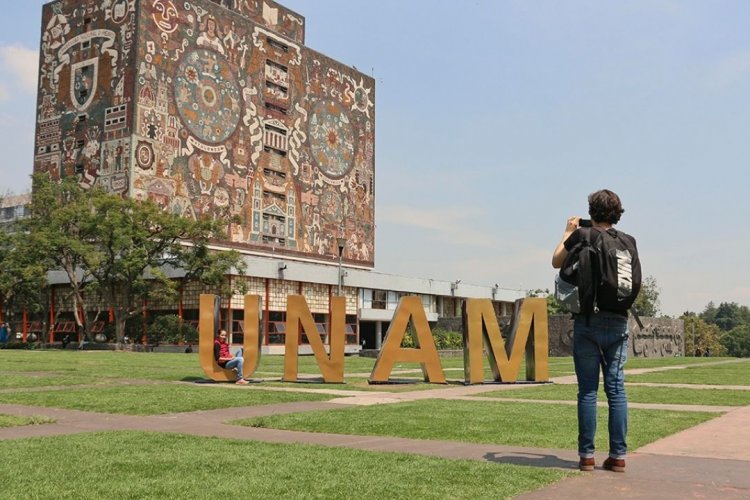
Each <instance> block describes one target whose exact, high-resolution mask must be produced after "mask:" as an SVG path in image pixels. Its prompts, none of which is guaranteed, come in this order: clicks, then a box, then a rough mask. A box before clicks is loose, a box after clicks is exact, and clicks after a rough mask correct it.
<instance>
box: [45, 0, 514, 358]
mask: <svg viewBox="0 0 750 500" xmlns="http://www.w3.org/2000/svg"><path fill="white" fill-rule="evenodd" d="M41 40H42V43H41V54H40V68H39V74H40V79H39V94H38V99H37V127H36V143H35V154H34V171H35V172H47V173H48V174H49V175H50V176H51V177H52V178H62V177H68V176H77V177H78V179H79V182H80V184H81V186H82V187H83V188H88V187H91V186H93V185H100V186H103V187H104V188H105V189H107V190H109V191H111V192H113V193H120V194H122V195H123V196H129V197H132V198H135V199H151V200H153V201H154V202H156V203H157V204H159V205H161V206H162V207H163V208H164V209H165V210H169V211H171V212H174V213H177V214H180V215H182V216H185V217H197V216H206V215H208V216H223V215H225V214H231V215H235V216H238V217H239V219H240V221H241V222H240V223H239V224H232V225H231V227H230V229H229V231H228V234H227V236H226V238H225V239H224V240H223V241H220V242H217V245H218V246H220V247H231V248H236V249H238V250H239V251H241V252H242V253H243V254H244V255H245V256H246V258H247V260H248V263H249V266H248V275H247V276H231V277H229V279H232V280H243V281H245V282H246V284H247V287H248V289H249V290H250V292H251V293H259V294H261V295H262V296H263V297H264V298H265V301H264V304H265V308H266V311H265V312H266V314H265V318H266V321H267V322H268V323H267V325H266V327H267V330H266V333H267V335H266V342H267V343H269V345H271V344H273V343H275V342H277V341H278V342H279V343H281V344H283V335H284V332H283V331H281V330H280V329H282V328H283V321H284V310H285V308H286V296H287V295H288V294H302V295H304V296H305V297H306V298H307V300H308V303H309V304H310V307H311V310H312V311H313V313H314V314H315V316H316V321H318V322H319V323H320V325H321V326H320V328H321V331H325V329H326V328H327V321H328V315H329V298H330V297H331V296H332V295H334V294H336V293H337V288H338V286H339V280H342V281H343V289H342V294H343V295H345V296H346V297H347V322H348V324H349V332H350V334H349V336H348V343H349V348H350V350H357V349H359V348H360V346H361V345H362V343H363V341H364V342H365V343H366V344H367V346H368V347H370V346H373V345H380V339H381V330H382V323H383V322H384V321H385V322H387V321H388V320H389V316H388V314H387V313H382V312H380V311H389V310H391V309H392V308H393V307H395V303H396V301H397V299H398V297H399V296H400V295H403V294H412V293H417V294H420V295H422V296H423V302H424V304H425V309H426V310H427V311H428V313H429V314H430V315H431V317H432V318H433V319H437V317H438V316H440V315H455V314H456V311H457V310H458V308H459V307H460V300H459V298H460V297H466V296H486V297H488V298H489V297H491V298H493V299H494V300H495V301H497V303H498V312H499V313H500V312H502V311H501V310H500V309H501V308H502V307H506V308H507V307H508V304H509V303H510V302H511V301H513V300H514V299H515V298H517V297H518V296H519V295H520V292H518V291H507V290H499V289H497V288H495V289H494V290H493V289H491V288H489V287H466V286H462V287H461V288H456V286H451V284H450V283H448V282H443V283H440V282H435V281H432V280H415V279H409V278H404V277H398V276H387V275H382V274H377V273H375V272H372V271H371V270H372V268H373V267H374V264H375V222H374V221H375V218H374V207H375V185H374V183H375V81H374V79H373V78H371V77H370V76H368V75H365V74H363V73H361V72H359V71H357V70H356V69H354V68H352V67H349V66H346V65H343V64H341V63H339V62H336V61H334V60H332V59H330V58H329V57H327V56H324V55H322V54H320V53H318V52H315V51H314V50H311V49H309V48H307V47H306V46H305V45H304V41H305V19H304V17H302V16H301V15H299V14H297V13H295V12H293V11H291V10H289V9H287V8H285V7H283V6H282V5H279V4H278V3H276V2H274V1H271V0H229V1H227V0H224V1H209V0H187V1H180V2H177V1H173V0H148V1H146V0H111V1H110V2H99V1H94V0H58V1H55V2H51V3H48V4H46V5H45V6H44V8H43V13H42V32H41ZM339 241H341V242H343V247H342V248H343V251H342V260H343V265H344V267H345V269H346V270H345V272H341V275H340V274H339V270H338V266H337V264H338V262H339V251H340V250H339ZM282 267H283V268H282ZM61 286H64V285H62V284H61ZM197 300H198V289H197V288H195V289H193V290H190V291H189V292H188V293H186V294H185V295H184V296H183V298H182V299H181V302H180V304H164V305H162V306H159V305H156V304H152V305H151V306H150V308H151V310H152V311H153V313H160V312H166V311H178V312H179V314H181V315H183V316H184V317H186V318H187V319H195V318H197V316H196V315H197V304H198V302H197ZM240 303H241V302H240V298H239V297H234V298H233V299H232V300H228V301H227V302H226V304H225V309H224V311H225V316H224V318H225V320H227V326H228V327H229V328H230V329H232V330H234V331H235V332H237V331H238V330H239V329H240V328H241V325H240V323H238V321H239V318H240V317H241V312H240V311H238V310H237V309H238V308H239V306H238V304H240ZM501 303H502V304H505V305H502V306H501V305H500V304H501ZM160 308H162V309H160ZM229 320H231V321H229ZM235 340H236V337H235ZM269 350H272V349H269Z"/></svg>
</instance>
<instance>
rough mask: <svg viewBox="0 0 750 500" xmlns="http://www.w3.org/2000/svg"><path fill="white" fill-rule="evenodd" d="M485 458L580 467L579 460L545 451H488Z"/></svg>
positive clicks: (533, 465)
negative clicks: (544, 452)
mask: <svg viewBox="0 0 750 500" xmlns="http://www.w3.org/2000/svg"><path fill="white" fill-rule="evenodd" d="M484 458H485V460H487V461H489V462H494V463H498V464H512V465H527V466H530V467H554V468H557V469H575V470H577V469H578V462H577V461H575V460H565V459H562V458H560V457H557V456H555V455H545V454H543V453H522V452H514V453H486V454H485V455H484Z"/></svg>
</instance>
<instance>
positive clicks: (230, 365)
mask: <svg viewBox="0 0 750 500" xmlns="http://www.w3.org/2000/svg"><path fill="white" fill-rule="evenodd" d="M214 359H215V360H216V362H217V363H218V364H219V366H221V367H222V368H226V369H227V370H232V371H234V372H236V373H237V383H238V384H247V383H248V382H247V380H245V379H244V378H242V365H243V362H244V360H243V358H242V355H241V354H238V355H237V356H235V355H233V354H232V353H231V352H229V344H228V343H227V331H226V330H219V335H218V336H217V337H216V340H214Z"/></svg>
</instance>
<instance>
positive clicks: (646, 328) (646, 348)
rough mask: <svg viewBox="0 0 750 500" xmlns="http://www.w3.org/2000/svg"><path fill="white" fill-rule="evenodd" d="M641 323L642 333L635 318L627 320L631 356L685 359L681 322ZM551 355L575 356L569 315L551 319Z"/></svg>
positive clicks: (556, 316)
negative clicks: (679, 357)
mask: <svg viewBox="0 0 750 500" xmlns="http://www.w3.org/2000/svg"><path fill="white" fill-rule="evenodd" d="M641 322H642V323H643V329H641V328H640V327H639V326H638V324H637V323H636V321H635V319H634V318H633V317H632V316H631V317H630V318H629V319H628V329H629V330H630V339H629V342H628V356H630V357H633V358H665V357H673V356H684V355H685V352H684V345H685V344H684V341H683V339H684V326H683V323H682V320H681V319H671V318H641ZM549 351H550V356H572V355H573V320H572V319H571V317H570V315H554V316H550V317H549Z"/></svg>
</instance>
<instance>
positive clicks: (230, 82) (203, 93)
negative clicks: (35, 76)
mask: <svg viewBox="0 0 750 500" xmlns="http://www.w3.org/2000/svg"><path fill="white" fill-rule="evenodd" d="M174 95H175V102H176V104H177V111H178V112H179V114H180V117H181V118H182V121H183V122H184V123H185V125H186V126H187V128H188V129H190V131H191V132H192V133H193V134H195V136H196V137H198V138H199V139H201V140H203V141H206V142H221V141H223V140H225V139H226V138H227V137H229V136H230V135H232V132H234V130H235V129H236V128H237V124H238V123H239V120H240V111H241V110H240V92H239V90H238V89H237V83H236V82H235V80H234V76H233V75H232V70H231V68H230V67H229V65H228V64H227V63H226V61H224V59H223V57H222V56H221V55H219V54H217V53H215V52H212V51H210V50H205V49H199V50H195V51H193V52H190V53H188V54H187V55H186V56H185V58H184V59H183V60H182V62H181V63H180V65H179V67H178V68H177V73H176V74H175V78H174Z"/></svg>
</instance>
